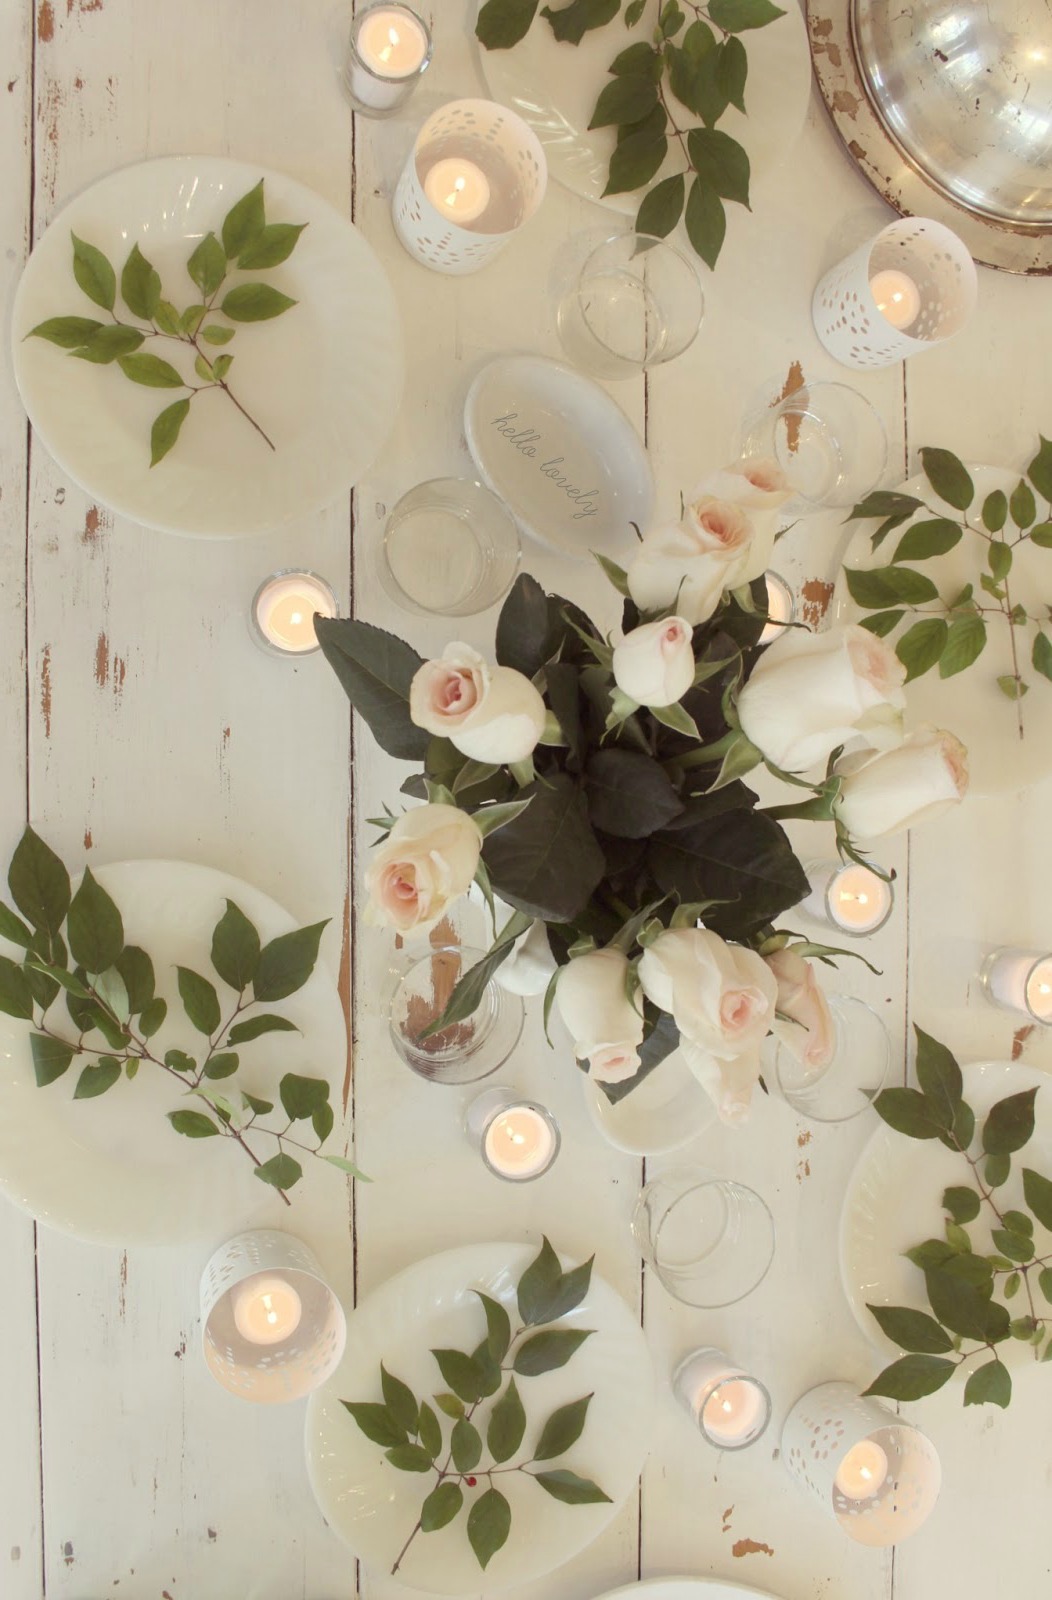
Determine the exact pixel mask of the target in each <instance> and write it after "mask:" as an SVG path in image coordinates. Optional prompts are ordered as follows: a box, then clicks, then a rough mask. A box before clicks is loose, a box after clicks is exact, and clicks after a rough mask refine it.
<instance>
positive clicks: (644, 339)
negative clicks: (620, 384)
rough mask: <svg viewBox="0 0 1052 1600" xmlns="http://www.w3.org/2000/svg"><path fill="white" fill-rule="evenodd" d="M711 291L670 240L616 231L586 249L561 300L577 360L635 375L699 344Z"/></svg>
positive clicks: (569, 348) (583, 365)
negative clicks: (703, 286)
mask: <svg viewBox="0 0 1052 1600" xmlns="http://www.w3.org/2000/svg"><path fill="white" fill-rule="evenodd" d="M704 310H705V296H704V295H703V293H702V289H701V282H700V280H699V278H698V274H697V272H696V270H695V268H694V265H693V263H692V262H691V261H690V260H689V258H688V257H687V256H686V255H684V254H683V252H682V251H681V250H679V249H677V247H676V246H675V245H672V244H669V243H668V241H667V240H666V239H656V238H653V237H652V236H651V235H650V234H645V233H624V234H617V235H615V236H614V237H613V238H610V239H606V240H604V242H603V243H602V244H600V245H599V246H597V248H596V249H594V250H592V252H591V253H590V254H589V255H588V256H587V258H586V259H585V262H584V264H583V266H581V267H580V268H579V269H578V271H577V272H576V273H575V275H574V278H573V281H572V283H571V284H570V286H569V287H568V288H567V290H566V291H565V293H564V294H563V295H562V297H561V299H560V300H559V303H558V305H557V307H556V313H555V324H556V327H557V328H558V330H559V338H560V339H561V340H562V344H563V348H564V350H565V351H566V354H567V355H568V356H569V358H570V360H571V361H572V362H573V364H574V366H576V367H580V369H581V370H582V371H583V372H589V373H591V374H592V375H593V376H594V377H597V378H634V377H637V376H638V374H639V373H641V372H644V371H646V369H647V368H648V367H655V366H657V365H658V364H659V363H660V362H662V361H673V360H674V359H675V358H676V356H679V355H682V354H683V352H684V350H686V349H687V348H688V347H689V346H690V345H691V344H693V342H694V339H695V336H696V334H697V332H698V329H699V328H700V327H701V319H702V315H703V313H704Z"/></svg>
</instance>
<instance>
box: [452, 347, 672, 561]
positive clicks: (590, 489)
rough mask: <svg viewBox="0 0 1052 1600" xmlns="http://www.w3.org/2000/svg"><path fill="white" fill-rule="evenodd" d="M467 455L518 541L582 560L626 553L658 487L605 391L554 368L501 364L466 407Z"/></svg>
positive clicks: (537, 359) (522, 360)
mask: <svg viewBox="0 0 1052 1600" xmlns="http://www.w3.org/2000/svg"><path fill="white" fill-rule="evenodd" d="M464 430H465V433H466V436H467V442H468V449H469V450H470V451H471V455H472V458H473V460H474V462H475V465H476V466H477V467H478V470H479V472H480V473H481V474H482V477H483V479H484V480H485V482H486V483H487V484H488V485H489V487H490V488H491V489H492V490H493V492H494V494H498V495H499V496H500V497H501V499H502V500H504V501H505V503H506V504H507V506H508V507H509V509H510V510H511V512H512V513H513V515H514V516H515V518H516V519H517V521H518V523H519V526H520V527H521V528H522V530H523V532H524V533H529V534H532V535H533V537H534V538H535V539H539V540H540V542H541V543H542V544H546V545H549V546H550V547H551V548H552V549H554V550H558V551H559V552H560V554H562V555H566V556H570V557H572V558H573V559H575V560H578V561H591V559H592V555H591V552H592V551H593V550H601V551H602V552H603V553H604V554H606V555H609V556H612V557H615V558H616V557H617V556H618V554H621V555H624V554H625V553H626V552H628V551H630V550H631V549H632V547H633V545H634V544H635V535H634V533H633V532H632V528H631V526H630V524H631V523H633V522H635V523H636V524H638V526H639V527H641V528H645V527H646V525H647V522H648V520H649V517H650V511H651V507H652V505H653V501H654V482H653V478H652V477H651V473H650V463H649V462H648V460H647V454H646V451H645V449H644V448H643V443H642V441H641V439H640V437H639V435H638V434H637V433H636V430H635V429H634V428H633V426H632V424H631V423H630V422H629V420H628V418H627V417H626V416H625V414H624V412H623V411H622V410H621V409H620V407H619V406H617V405H615V404H614V402H613V400H611V398H610V396H609V395H608V394H607V393H606V391H605V389H601V388H600V387H599V385H598V384H597V383H593V382H592V380H591V378H585V377H583V376H582V375H581V374H580V373H579V372H574V371H573V369H572V368H570V367H566V366H563V365H562V363H561V362H559V361H549V360H547V359H546V358H545V357H543V356H502V357H501V358H500V359H499V360H497V361H493V362H491V363H490V364H489V366H487V367H484V368H483V370H482V371H481V372H480V373H479V375H478V377H477V378H476V379H475V381H474V382H473V383H472V385H471V388H470V389H469V390H468V397H467V403H466V405H465V407H464Z"/></svg>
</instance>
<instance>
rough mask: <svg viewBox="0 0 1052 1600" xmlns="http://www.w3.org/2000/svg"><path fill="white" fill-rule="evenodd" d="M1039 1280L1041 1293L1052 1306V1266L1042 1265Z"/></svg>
mask: <svg viewBox="0 0 1052 1600" xmlns="http://www.w3.org/2000/svg"><path fill="white" fill-rule="evenodd" d="M1037 1282H1038V1287H1039V1288H1040V1290H1041V1293H1042V1294H1043V1295H1044V1297H1045V1299H1046V1300H1047V1301H1048V1303H1049V1305H1050V1306H1052V1267H1042V1268H1041V1271H1040V1272H1039V1273H1038V1275H1037Z"/></svg>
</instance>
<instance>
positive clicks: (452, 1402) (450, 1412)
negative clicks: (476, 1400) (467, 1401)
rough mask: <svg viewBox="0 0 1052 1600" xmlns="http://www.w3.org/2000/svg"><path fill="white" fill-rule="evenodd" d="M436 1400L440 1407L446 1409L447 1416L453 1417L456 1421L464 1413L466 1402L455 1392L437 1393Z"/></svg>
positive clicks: (442, 1409)
mask: <svg viewBox="0 0 1052 1600" xmlns="http://www.w3.org/2000/svg"><path fill="white" fill-rule="evenodd" d="M434 1401H435V1404H436V1406H437V1407H438V1409H439V1410H440V1411H444V1412H445V1414H446V1416H447V1417H452V1418H453V1420H454V1422H456V1421H459V1419H460V1418H461V1417H462V1416H463V1415H464V1402H463V1400H458V1399H457V1397H456V1395H455V1394H436V1395H435V1396H434Z"/></svg>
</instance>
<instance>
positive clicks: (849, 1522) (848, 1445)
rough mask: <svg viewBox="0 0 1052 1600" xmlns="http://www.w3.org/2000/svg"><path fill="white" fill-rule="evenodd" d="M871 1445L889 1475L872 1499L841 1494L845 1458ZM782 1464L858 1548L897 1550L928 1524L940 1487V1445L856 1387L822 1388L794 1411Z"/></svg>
mask: <svg viewBox="0 0 1052 1600" xmlns="http://www.w3.org/2000/svg"><path fill="white" fill-rule="evenodd" d="M863 1441H868V1442H870V1443H872V1444H873V1445H875V1446H877V1447H878V1448H879V1450H880V1451H882V1452H883V1454H884V1456H885V1457H886V1459H887V1473H886V1476H885V1477H884V1479H883V1480H882V1481H881V1482H880V1483H879V1485H878V1487H877V1488H876V1489H875V1491H874V1493H873V1494H872V1495H870V1496H869V1497H868V1498H865V1499H861V1498H858V1499H856V1498H853V1497H852V1496H849V1495H847V1494H844V1493H843V1492H842V1491H841V1489H840V1488H838V1487H837V1483H836V1477H837V1473H838V1472H839V1471H840V1470H841V1468H842V1466H843V1463H844V1457H845V1456H846V1455H847V1454H848V1452H849V1451H851V1450H854V1448H855V1447H856V1445H859V1444H862V1443H863ZM782 1460H783V1461H784V1462H785V1464H786V1466H787V1467H788V1469H789V1471H790V1472H791V1473H792V1475H793V1477H794V1478H796V1479H797V1481H798V1482H799V1483H801V1484H803V1486H804V1488H805V1489H807V1490H809V1491H810V1493H811V1494H812V1495H813V1496H814V1497H815V1499H816V1500H819V1501H820V1502H821V1503H822V1505H824V1506H825V1507H826V1508H827V1510H828V1511H829V1512H830V1513H831V1514H832V1516H834V1517H835V1518H836V1520H837V1522H838V1523H839V1524H840V1526H841V1527H842V1528H843V1530H844V1532H845V1533H846V1534H847V1535H848V1536H849V1537H850V1538H852V1539H854V1540H855V1541H856V1542H857V1543H858V1544H866V1545H872V1546H884V1545H891V1544H899V1543H900V1542H901V1541H902V1540H903V1539H908V1538H909V1536H910V1534H911V1533H916V1532H917V1530H918V1528H920V1527H921V1526H922V1524H923V1523H924V1522H926V1521H927V1519H928V1517H929V1516H930V1514H931V1512H932V1510H933V1508H934V1506H935V1502H936V1500H937V1499H938V1498H939V1489H940V1487H941V1484H942V1468H941V1466H940V1464H939V1457H938V1454H937V1452H936V1449H935V1446H934V1445H933V1444H932V1443H931V1441H930V1440H929V1439H928V1438H926V1437H925V1435H924V1434H923V1433H921V1432H920V1430H919V1429H918V1428H914V1427H911V1426H910V1424H909V1423H907V1422H903V1421H902V1419H901V1417H897V1416H896V1415H895V1413H894V1412H893V1411H889V1410H888V1408H887V1407H886V1406H882V1405H879V1404H878V1403H877V1401H875V1400H868V1399H866V1398H865V1397H864V1396H862V1395H860V1394H859V1392H858V1390H857V1389H856V1388H854V1386H853V1385H852V1384H850V1383H821V1384H819V1385H818V1387H817V1389H811V1390H809V1391H808V1393H807V1394H805V1395H803V1396H802V1397H801V1398H800V1399H799V1400H798V1401H797V1402H796V1404H795V1406H794V1407H793V1409H792V1410H791V1411H790V1413H789V1415H788V1416H787V1417H786V1419H785V1425H784V1427H783V1429H782Z"/></svg>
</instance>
